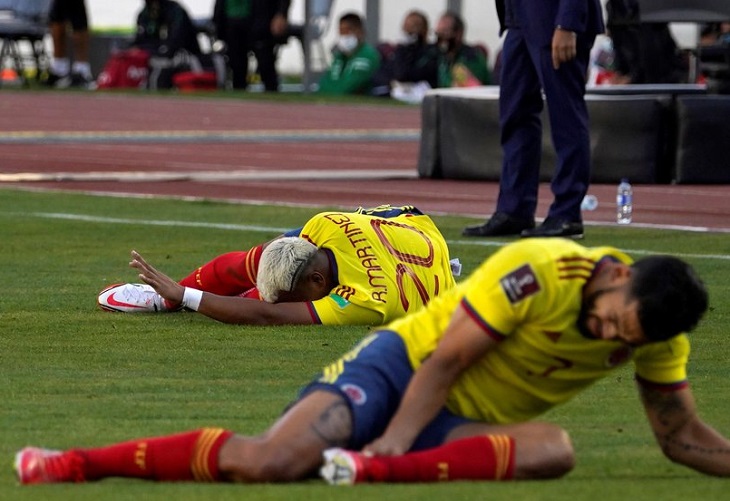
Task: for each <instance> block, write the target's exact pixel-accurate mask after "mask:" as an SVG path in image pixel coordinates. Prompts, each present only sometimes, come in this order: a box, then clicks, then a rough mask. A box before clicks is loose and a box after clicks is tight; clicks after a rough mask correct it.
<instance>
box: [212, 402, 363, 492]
mask: <svg viewBox="0 0 730 501" xmlns="http://www.w3.org/2000/svg"><path fill="white" fill-rule="evenodd" d="M351 434H352V416H351V415H350V410H349V408H348V406H347V404H345V402H344V400H343V399H342V397H341V396H339V395H336V394H333V393H328V392H324V391H316V392H313V393H311V394H309V395H307V396H306V397H305V398H304V399H302V400H300V401H299V402H297V403H296V404H295V405H294V406H293V407H291V408H290V409H289V410H288V411H287V412H286V413H285V414H284V415H283V416H282V417H281V418H280V419H279V420H278V421H277V422H276V423H274V425H273V426H272V427H271V428H270V429H269V430H268V431H266V432H265V433H263V434H262V435H260V436H256V437H246V436H242V435H235V436H233V437H232V438H231V439H230V440H229V441H228V442H227V443H225V444H224V445H223V447H222V448H221V453H220V459H219V469H220V471H221V472H222V473H223V474H225V476H226V478H228V479H229V480H232V481H237V482H288V481H294V480H301V479H304V478H307V477H309V476H311V475H313V474H314V473H316V471H317V468H318V467H319V466H320V464H321V462H322V451H323V450H324V449H327V448H329V447H338V446H339V447H342V446H344V445H346V444H347V442H348V440H349V438H350V435H351Z"/></svg>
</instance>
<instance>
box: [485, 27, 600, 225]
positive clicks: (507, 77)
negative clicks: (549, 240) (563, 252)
mask: <svg viewBox="0 0 730 501" xmlns="http://www.w3.org/2000/svg"><path fill="white" fill-rule="evenodd" d="M588 42H590V43H588ZM592 43H593V40H592V39H591V40H581V38H580V37H579V39H578V55H577V57H576V58H575V59H574V60H572V61H569V62H567V63H563V64H562V65H561V66H560V69H558V70H557V71H556V70H555V69H553V66H552V56H551V48H550V46H549V45H546V46H539V45H537V44H535V43H532V42H529V41H528V40H526V39H525V37H524V36H523V32H522V31H521V30H519V29H510V30H509V31H508V32H507V37H506V38H505V41H504V46H503V52H502V58H503V59H502V60H503V65H502V75H501V78H500V98H499V108H500V125H501V130H502V132H501V142H502V149H503V152H504V163H503V165H502V177H501V179H500V192H499V198H498V200H497V210H498V211H500V212H506V213H508V214H511V215H513V216H517V217H522V218H532V217H534V215H535V210H536V208H537V195H538V187H539V173H540V158H541V152H542V124H541V121H540V112H541V111H542V108H543V99H542V92H541V89H542V91H544V93H545V100H546V101H547V106H548V117H549V120H550V128H551V132H552V141H553V146H554V147H555V152H556V154H557V165H556V166H555V172H554V174H553V177H552V181H551V189H552V192H553V195H554V197H555V198H554V200H553V203H552V205H551V206H550V210H549V211H548V216H552V217H558V218H561V219H567V220H570V221H581V215H580V204H581V201H582V200H583V197H584V196H585V194H586V192H587V190H588V184H589V182H590V138H589V135H588V109H587V107H586V104H585V99H584V97H585V83H586V71H587V68H588V60H589V55H590V48H591V45H592Z"/></svg>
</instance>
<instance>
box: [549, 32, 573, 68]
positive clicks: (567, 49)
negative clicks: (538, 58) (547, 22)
mask: <svg viewBox="0 0 730 501" xmlns="http://www.w3.org/2000/svg"><path fill="white" fill-rule="evenodd" d="M576 39H577V36H576V34H575V32H574V31H568V30H566V29H563V28H555V32H554V33H553V43H552V51H553V68H555V69H556V70H557V69H558V68H560V65H561V64H563V63H566V62H568V61H570V60H572V59H573V58H575V55H576Z"/></svg>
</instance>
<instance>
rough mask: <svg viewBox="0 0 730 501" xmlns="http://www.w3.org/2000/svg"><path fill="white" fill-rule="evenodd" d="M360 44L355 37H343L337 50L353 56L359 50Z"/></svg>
mask: <svg viewBox="0 0 730 501" xmlns="http://www.w3.org/2000/svg"><path fill="white" fill-rule="evenodd" d="M359 43H360V42H359V41H358V39H357V37H356V36H355V35H342V36H341V37H340V38H339V39H338V40H337V48H338V49H340V51H341V52H343V53H345V54H351V53H352V52H354V51H355V49H357V46H358V44H359Z"/></svg>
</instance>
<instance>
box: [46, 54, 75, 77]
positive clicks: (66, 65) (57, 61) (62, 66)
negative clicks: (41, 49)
mask: <svg viewBox="0 0 730 501" xmlns="http://www.w3.org/2000/svg"><path fill="white" fill-rule="evenodd" d="M70 68H71V62H70V61H69V60H68V58H67V57H58V58H56V57H54V58H53V59H52V60H51V72H52V73H55V74H56V75H61V76H64V75H68V70H69V69H70Z"/></svg>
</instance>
